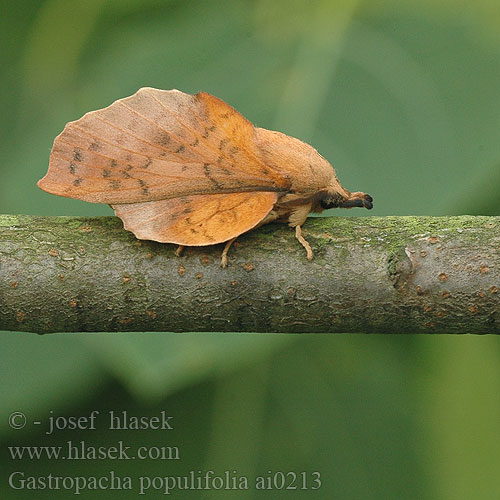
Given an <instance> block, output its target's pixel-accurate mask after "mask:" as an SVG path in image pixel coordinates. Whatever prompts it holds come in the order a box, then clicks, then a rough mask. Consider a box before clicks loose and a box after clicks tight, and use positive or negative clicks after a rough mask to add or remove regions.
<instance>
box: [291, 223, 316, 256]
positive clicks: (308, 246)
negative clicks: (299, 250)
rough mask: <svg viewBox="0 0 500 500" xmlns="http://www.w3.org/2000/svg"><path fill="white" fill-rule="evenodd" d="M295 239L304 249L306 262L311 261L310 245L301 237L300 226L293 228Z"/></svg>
mask: <svg viewBox="0 0 500 500" xmlns="http://www.w3.org/2000/svg"><path fill="white" fill-rule="evenodd" d="M295 237H296V238H297V239H298V240H299V242H300V244H301V245H302V246H303V247H304V248H305V249H306V252H307V260H312V258H313V256H314V254H313V251H312V249H311V245H309V243H308V242H307V241H306V240H305V239H304V237H303V236H302V228H301V227H300V226H295Z"/></svg>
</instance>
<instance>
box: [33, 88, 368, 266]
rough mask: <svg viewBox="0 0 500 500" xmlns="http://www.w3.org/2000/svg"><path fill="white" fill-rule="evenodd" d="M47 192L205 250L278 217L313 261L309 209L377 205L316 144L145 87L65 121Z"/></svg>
mask: <svg viewBox="0 0 500 500" xmlns="http://www.w3.org/2000/svg"><path fill="white" fill-rule="evenodd" d="M38 186H39V187H40V188H41V189H43V190H44V191H47V192H48V193H52V194H56V195H59V196H66V197H69V198H78V199H80V200H85V201H90V202H93V203H107V204H109V205H111V207H112V208H113V209H114V211H115V213H116V215H117V216H118V217H120V218H121V219H122V221H123V224H124V227H125V229H127V230H128V231H132V232H133V233H134V234H135V236H136V237H137V238H139V239H141V240H154V241H159V242H162V243H175V244H177V245H180V246H179V248H178V253H180V251H181V250H182V248H183V246H184V245H188V246H204V245H214V244H216V243H225V247H224V251H223V252H222V259H221V265H222V267H225V266H226V265H227V252H228V250H229V247H230V246H231V244H232V242H233V241H234V240H235V239H236V238H237V237H238V236H239V235H240V234H242V233H245V232H246V231H249V230H251V229H253V228H256V227H258V226H261V225H263V224H267V223H268V222H273V221H278V222H287V223H288V224H289V225H290V226H291V227H294V228H295V235H296V237H297V239H298V240H299V242H300V243H301V244H302V245H303V246H304V248H305V249H306V251H307V258H308V259H312V257H313V252H312V250H311V247H310V245H309V243H308V242H307V241H306V240H305V239H304V237H303V236H302V232H301V226H302V224H303V223H304V222H305V220H306V218H307V215H308V214H309V213H310V212H322V211H323V210H324V209H327V208H333V207H344V208H350V207H365V208H368V209H370V208H372V198H371V196H370V195H368V194H365V193H359V192H356V193H351V192H349V191H348V190H347V189H345V188H343V187H342V186H341V185H340V183H339V181H338V179H337V176H336V175H335V171H334V169H333V167H332V166H331V165H330V163H328V161H326V160H325V158H323V157H322V156H321V155H320V154H319V153H318V152H317V151H316V150H315V149H314V148H313V147H311V146H309V145H308V144H306V143H304V142H302V141H300V140H298V139H295V138H293V137H289V136H287V135H285V134H282V133H280V132H275V131H272V130H266V129H263V128H258V127H254V125H253V124H252V123H251V122H249V121H248V120H247V119H246V118H244V117H243V116H242V115H241V114H240V113H238V112H237V111H236V110H235V109H234V108H232V107H231V106H229V105H228V104H226V103H225V102H224V101H222V100H221V99H218V98H217V97H214V96H212V95H210V94H207V93H205V92H200V93H198V94H196V95H194V96H193V95H189V94H184V93H183V92H180V91H178V90H158V89H153V88H147V87H146V88H142V89H140V90H138V91H137V92H136V93H135V94H134V95H133V96H131V97H127V98H124V99H119V100H117V101H116V102H114V103H113V104H111V105H110V106H108V107H107V108H104V109H100V110H97V111H91V112H90V113H87V114H85V115H84V116H83V117H82V118H80V119H79V120H77V121H74V122H70V123H68V124H67V125H66V127H65V128H64V130H63V131H62V133H61V134H59V135H58V136H57V137H56V139H55V141H54V145H53V147H52V152H51V154H50V162H49V169H48V172H47V174H46V175H45V177H44V178H43V179H41V180H40V181H38Z"/></svg>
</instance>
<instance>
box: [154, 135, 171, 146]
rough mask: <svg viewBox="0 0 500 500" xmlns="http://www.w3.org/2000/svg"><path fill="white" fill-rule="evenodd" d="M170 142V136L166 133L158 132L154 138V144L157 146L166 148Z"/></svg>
mask: <svg viewBox="0 0 500 500" xmlns="http://www.w3.org/2000/svg"><path fill="white" fill-rule="evenodd" d="M169 142H170V135H169V134H167V132H160V133H159V134H158V135H157V136H156V143H157V144H159V145H160V146H168V144H169Z"/></svg>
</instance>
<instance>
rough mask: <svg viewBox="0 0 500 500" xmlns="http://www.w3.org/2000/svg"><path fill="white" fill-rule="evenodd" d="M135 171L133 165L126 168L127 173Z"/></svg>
mask: <svg viewBox="0 0 500 500" xmlns="http://www.w3.org/2000/svg"><path fill="white" fill-rule="evenodd" d="M133 169H134V167H133V166H132V165H127V166H126V167H125V170H126V171H127V172H130V171H131V170H133Z"/></svg>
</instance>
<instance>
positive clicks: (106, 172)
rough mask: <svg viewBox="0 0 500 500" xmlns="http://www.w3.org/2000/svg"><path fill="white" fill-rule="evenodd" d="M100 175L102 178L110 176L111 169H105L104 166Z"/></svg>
mask: <svg viewBox="0 0 500 500" xmlns="http://www.w3.org/2000/svg"><path fill="white" fill-rule="evenodd" d="M102 176H103V177H104V178H106V177H110V176H111V170H108V169H106V168H105V169H104V170H103V171H102Z"/></svg>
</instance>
